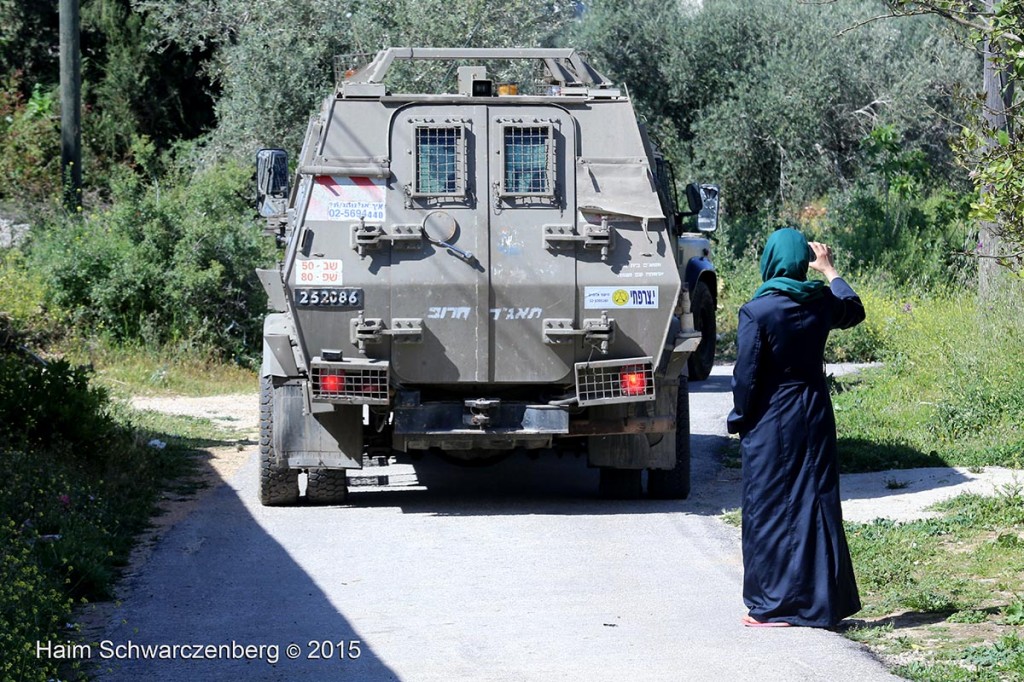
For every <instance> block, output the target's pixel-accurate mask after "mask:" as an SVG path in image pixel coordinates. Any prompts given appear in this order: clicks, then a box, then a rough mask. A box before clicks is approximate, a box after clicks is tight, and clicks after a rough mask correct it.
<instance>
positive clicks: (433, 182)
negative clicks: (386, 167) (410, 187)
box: [414, 126, 466, 197]
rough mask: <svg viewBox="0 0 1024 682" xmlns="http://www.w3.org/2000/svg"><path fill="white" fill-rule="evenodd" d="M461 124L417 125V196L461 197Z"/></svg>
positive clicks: (463, 174) (463, 190)
mask: <svg viewBox="0 0 1024 682" xmlns="http://www.w3.org/2000/svg"><path fill="white" fill-rule="evenodd" d="M463 141H464V138H463V135H462V128H461V127H454V128H450V127H448V128H442V127H431V126H419V127H417V128H416V184H415V190H414V194H416V195H419V196H435V197H436V196H463V195H464V194H465V193H466V150H465V145H464V144H463Z"/></svg>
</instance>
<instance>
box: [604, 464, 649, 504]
mask: <svg viewBox="0 0 1024 682" xmlns="http://www.w3.org/2000/svg"><path fill="white" fill-rule="evenodd" d="M597 489H598V493H599V494H600V495H601V497H603V498H604V499H606V500H635V499H638V498H639V497H640V496H641V495H642V494H643V470H642V469H613V468H611V467H601V479H600V482H599V483H598V486H597Z"/></svg>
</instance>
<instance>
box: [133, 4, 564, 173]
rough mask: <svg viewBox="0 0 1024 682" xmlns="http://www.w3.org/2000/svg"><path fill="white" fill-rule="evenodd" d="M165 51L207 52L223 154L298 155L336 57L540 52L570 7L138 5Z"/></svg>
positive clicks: (218, 145) (215, 146) (218, 140)
mask: <svg viewBox="0 0 1024 682" xmlns="http://www.w3.org/2000/svg"><path fill="white" fill-rule="evenodd" d="M134 5H135V7H137V8H138V9H140V10H143V11H145V12H146V13H147V14H148V16H149V17H150V18H151V19H152V20H153V21H155V23H156V24H158V25H159V26H160V27H161V32H162V37H163V41H164V43H165V44H174V45H179V46H182V47H183V48H184V49H200V50H210V51H211V54H212V58H211V60H210V61H209V62H208V63H207V65H206V68H207V73H208V75H209V76H210V77H211V78H212V79H213V80H214V81H215V82H216V83H217V84H218V85H219V86H220V87H221V88H222V89H223V94H222V95H221V97H220V98H219V100H218V102H217V130H216V133H215V135H214V140H213V146H212V148H213V149H215V150H216V151H217V152H224V151H227V152H233V153H238V154H240V155H244V156H248V155H250V154H251V153H252V151H253V150H255V149H256V148H258V147H260V146H268V145H272V146H281V145H283V146H285V147H287V148H291V149H293V150H294V149H296V148H297V147H298V143H299V140H300V137H301V134H302V132H303V131H304V130H305V125H306V121H307V120H308V117H309V115H310V113H311V111H312V110H313V109H314V108H315V107H317V106H318V104H319V102H320V100H321V98H322V97H323V96H324V95H325V94H326V93H327V92H328V91H329V89H330V87H331V85H332V81H333V73H332V59H333V56H334V55H337V54H352V53H373V52H375V51H376V50H378V49H379V48H381V47H385V46H403V45H410V46H420V47H431V46H434V47H443V46H447V47H469V46H492V47H502V46H513V45H538V44H542V43H544V42H545V41H547V40H549V39H550V38H551V37H552V36H553V35H555V34H556V33H557V32H558V31H559V30H560V29H561V28H562V26H563V25H564V24H565V23H566V22H567V21H569V20H570V19H571V18H572V16H573V9H572V7H573V3H571V2H569V1H568V0H512V1H510V2H503V3H495V2H487V1H486V0H380V1H378V2H370V3H363V2H355V1H354V0H341V1H338V0H255V1H254V0H182V1H181V2H175V3H167V2H162V0H134Z"/></svg>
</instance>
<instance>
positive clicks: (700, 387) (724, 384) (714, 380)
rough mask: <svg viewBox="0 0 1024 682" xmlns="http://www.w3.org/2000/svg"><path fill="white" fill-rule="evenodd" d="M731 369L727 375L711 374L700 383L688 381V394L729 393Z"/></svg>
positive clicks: (730, 389) (730, 390)
mask: <svg viewBox="0 0 1024 682" xmlns="http://www.w3.org/2000/svg"><path fill="white" fill-rule="evenodd" d="M731 392H732V369H731V368H730V370H729V374H712V375H711V376H709V377H708V378H707V379H704V380H702V381H690V393H731Z"/></svg>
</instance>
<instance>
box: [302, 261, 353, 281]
mask: <svg viewBox="0 0 1024 682" xmlns="http://www.w3.org/2000/svg"><path fill="white" fill-rule="evenodd" d="M343 283H344V282H343V281H342V277H341V261H340V260H327V259H321V260H299V261H295V285H296V286H339V285H341V284H343Z"/></svg>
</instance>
